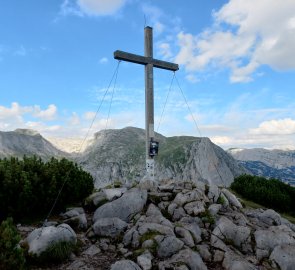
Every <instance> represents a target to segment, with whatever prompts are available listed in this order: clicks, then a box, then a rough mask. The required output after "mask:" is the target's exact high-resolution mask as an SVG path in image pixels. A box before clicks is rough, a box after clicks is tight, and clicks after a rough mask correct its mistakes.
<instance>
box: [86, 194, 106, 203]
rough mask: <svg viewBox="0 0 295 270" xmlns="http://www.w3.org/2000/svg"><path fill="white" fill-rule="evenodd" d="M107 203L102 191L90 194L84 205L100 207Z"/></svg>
mask: <svg viewBox="0 0 295 270" xmlns="http://www.w3.org/2000/svg"><path fill="white" fill-rule="evenodd" d="M106 202H107V197H106V195H105V193H104V192H103V191H99V192H95V193H93V194H91V195H90V196H89V197H88V198H87V199H86V200H85V203H86V205H93V206H100V205H102V204H104V203H106Z"/></svg>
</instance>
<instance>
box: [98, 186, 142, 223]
mask: <svg viewBox="0 0 295 270" xmlns="http://www.w3.org/2000/svg"><path fill="white" fill-rule="evenodd" d="M146 200H147V192H146V191H145V190H139V189H137V188H133V189H130V190H128V191H127V192H126V193H124V194H123V196H122V197H120V198H119V199H117V200H114V201H112V202H108V203H106V204H104V205H102V206H101V207H99V208H98V209H96V211H95V213H94V216H93V221H94V222H96V221H97V220H98V219H100V218H107V217H118V218H120V219H122V220H123V221H126V222H129V221H130V220H131V219H132V217H133V216H134V215H136V214H137V213H139V212H140V211H141V210H142V209H143V207H144V206H145V204H146Z"/></svg>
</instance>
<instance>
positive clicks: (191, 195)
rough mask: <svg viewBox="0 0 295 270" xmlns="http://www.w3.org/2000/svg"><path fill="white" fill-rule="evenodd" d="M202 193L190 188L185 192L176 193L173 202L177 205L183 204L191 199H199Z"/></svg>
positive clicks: (191, 200)
mask: <svg viewBox="0 0 295 270" xmlns="http://www.w3.org/2000/svg"><path fill="white" fill-rule="evenodd" d="M202 197H203V196H202V195H201V193H200V192H198V191H197V190H192V191H189V192H187V193H184V194H183V193H178V194H177V195H176V197H175V198H174V200H173V202H174V203H176V204H177V205H179V206H183V205H184V204H186V203H189V202H193V201H200V200H201V199H202Z"/></svg>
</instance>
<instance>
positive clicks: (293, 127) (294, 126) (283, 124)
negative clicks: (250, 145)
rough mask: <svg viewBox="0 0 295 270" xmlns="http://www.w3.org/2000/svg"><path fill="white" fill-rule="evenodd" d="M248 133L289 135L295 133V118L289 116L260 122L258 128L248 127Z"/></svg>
mask: <svg viewBox="0 0 295 270" xmlns="http://www.w3.org/2000/svg"><path fill="white" fill-rule="evenodd" d="M250 134H263V135H291V134H295V120H293V119H291V118H285V119H279V120H270V121H264V122H262V123H261V124H260V125H259V127H258V128H254V129H250Z"/></svg>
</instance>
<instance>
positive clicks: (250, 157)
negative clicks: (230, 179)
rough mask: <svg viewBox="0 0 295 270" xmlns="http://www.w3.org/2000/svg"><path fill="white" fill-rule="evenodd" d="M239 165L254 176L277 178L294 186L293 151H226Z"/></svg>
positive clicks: (258, 149) (257, 149) (294, 156)
mask: <svg viewBox="0 0 295 270" xmlns="http://www.w3.org/2000/svg"><path fill="white" fill-rule="evenodd" d="M227 152H228V153H230V154H231V155H232V156H233V157H234V158H235V159H237V160H238V162H239V164H241V165H242V166H243V167H245V168H246V169H247V170H249V171H250V172H251V173H252V174H254V175H259V176H264V177H267V178H278V179H280V180H282V181H283V182H287V183H290V184H292V185H295V151H294V150H293V151H287V150H267V149H262V148H253V149H237V148H232V149H229V150H228V151H227Z"/></svg>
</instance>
